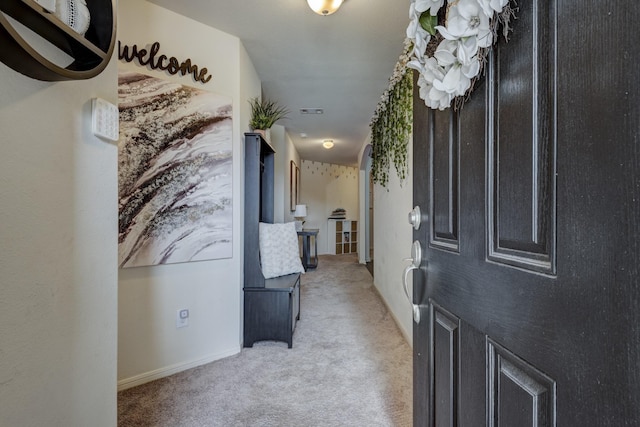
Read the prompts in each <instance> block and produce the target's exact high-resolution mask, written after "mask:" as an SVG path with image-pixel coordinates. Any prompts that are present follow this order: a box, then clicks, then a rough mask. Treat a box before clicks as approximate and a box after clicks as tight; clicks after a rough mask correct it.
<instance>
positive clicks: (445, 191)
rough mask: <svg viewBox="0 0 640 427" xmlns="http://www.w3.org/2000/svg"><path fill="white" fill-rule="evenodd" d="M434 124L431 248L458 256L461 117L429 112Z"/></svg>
mask: <svg viewBox="0 0 640 427" xmlns="http://www.w3.org/2000/svg"><path fill="white" fill-rule="evenodd" d="M430 119H431V120H430V122H431V123H433V127H432V132H431V137H430V143H429V147H430V150H431V156H429V158H430V159H431V163H430V164H429V171H430V172H431V174H430V177H429V179H430V186H429V188H430V193H431V194H432V195H433V197H432V198H431V212H433V214H432V215H431V217H430V219H431V221H430V223H431V234H430V236H431V241H430V244H431V246H432V247H438V248H441V249H446V250H451V251H455V252H457V251H458V250H459V248H458V243H459V242H458V222H459V212H458V194H459V191H458V190H459V188H458V147H459V146H460V141H459V139H458V138H459V129H458V115H457V114H456V113H455V112H453V111H451V110H448V111H437V112H436V111H432V112H430Z"/></svg>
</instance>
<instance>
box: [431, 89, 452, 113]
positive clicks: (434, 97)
mask: <svg viewBox="0 0 640 427" xmlns="http://www.w3.org/2000/svg"><path fill="white" fill-rule="evenodd" d="M427 100H428V101H427ZM452 100H453V96H452V95H451V94H450V93H447V92H444V91H441V90H438V89H436V88H435V87H432V88H431V90H430V91H429V96H428V97H427V98H425V100H424V102H425V104H427V107H431V108H437V109H438V110H440V111H443V110H446V109H447V108H449V106H450V105H451V101H452Z"/></svg>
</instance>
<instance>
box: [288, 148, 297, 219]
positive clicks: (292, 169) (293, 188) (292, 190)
mask: <svg viewBox="0 0 640 427" xmlns="http://www.w3.org/2000/svg"><path fill="white" fill-rule="evenodd" d="M297 170H298V166H296V163H295V162H294V161H293V160H291V161H290V162H289V209H290V210H291V212H293V211H295V210H296V205H297V204H298V188H297V183H298V178H297V176H298V172H297Z"/></svg>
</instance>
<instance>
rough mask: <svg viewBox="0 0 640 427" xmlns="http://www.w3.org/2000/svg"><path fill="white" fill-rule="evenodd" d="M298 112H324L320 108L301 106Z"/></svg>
mask: <svg viewBox="0 0 640 427" xmlns="http://www.w3.org/2000/svg"><path fill="white" fill-rule="evenodd" d="M300 114H324V109H322V108H301V109H300Z"/></svg>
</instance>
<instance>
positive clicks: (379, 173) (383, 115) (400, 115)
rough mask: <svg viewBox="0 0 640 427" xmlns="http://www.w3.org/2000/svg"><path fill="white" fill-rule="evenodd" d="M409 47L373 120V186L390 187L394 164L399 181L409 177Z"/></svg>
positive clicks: (411, 91) (411, 120) (410, 123)
mask: <svg viewBox="0 0 640 427" xmlns="http://www.w3.org/2000/svg"><path fill="white" fill-rule="evenodd" d="M409 48H410V45H409V43H407V42H405V50H404V53H403V54H402V56H400V60H399V61H398V63H397V64H396V67H395V70H394V74H393V77H392V78H391V79H390V81H391V83H390V85H389V89H388V90H386V91H385V92H384V94H383V95H382V97H381V100H380V103H379V104H378V107H377V108H376V112H375V115H374V116H373V118H372V119H371V124H370V126H371V145H372V148H373V150H372V153H371V157H372V159H373V164H372V169H371V174H372V177H373V182H375V183H377V184H380V185H382V186H383V187H386V186H387V183H388V182H389V169H390V167H391V164H392V163H393V165H394V166H395V168H396V172H397V173H398V178H400V181H401V182H402V181H404V179H405V178H406V177H407V147H408V145H409V137H410V136H411V131H412V125H413V73H411V72H407V67H406V63H407V60H408V58H409V51H410V50H409Z"/></svg>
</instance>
